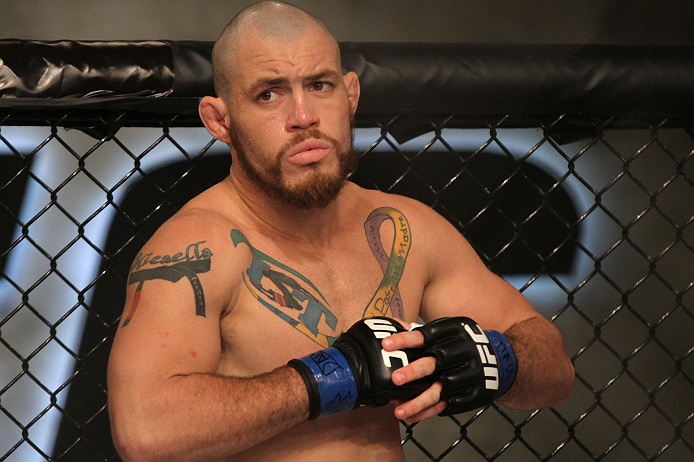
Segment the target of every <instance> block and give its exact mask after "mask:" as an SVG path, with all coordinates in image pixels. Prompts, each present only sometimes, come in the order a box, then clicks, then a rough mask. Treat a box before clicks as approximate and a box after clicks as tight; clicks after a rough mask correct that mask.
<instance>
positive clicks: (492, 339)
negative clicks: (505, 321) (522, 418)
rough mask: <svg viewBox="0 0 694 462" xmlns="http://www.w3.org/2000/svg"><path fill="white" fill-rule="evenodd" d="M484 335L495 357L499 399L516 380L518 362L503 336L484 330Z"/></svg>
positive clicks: (497, 395)
mask: <svg viewBox="0 0 694 462" xmlns="http://www.w3.org/2000/svg"><path fill="white" fill-rule="evenodd" d="M484 333H485V334H487V338H488V339H489V344H490V345H491V347H492V349H493V350H494V355H495V356H496V362H497V367H498V368H499V389H498V390H497V392H496V397H497V398H501V397H502V396H504V395H505V394H506V392H507V391H508V390H509V388H511V385H513V382H514V381H515V380H516V374H517V372H518V360H517V359H516V354H515V353H514V352H513V348H511V344H510V343H509V341H508V339H507V338H506V336H504V334H502V333H501V332H497V331H495V330H485V331H484Z"/></svg>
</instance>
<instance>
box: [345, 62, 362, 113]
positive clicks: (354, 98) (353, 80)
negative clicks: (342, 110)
mask: <svg viewBox="0 0 694 462" xmlns="http://www.w3.org/2000/svg"><path fill="white" fill-rule="evenodd" d="M342 78H343V79H344V80H345V87H347V98H348V99H349V106H350V111H351V113H352V115H354V113H355V112H356V111H357V105H358V104H359V94H360V92H361V87H360V86H359V77H358V76H357V74H356V73H355V72H348V73H347V74H345V75H343V76H342Z"/></svg>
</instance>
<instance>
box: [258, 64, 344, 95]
mask: <svg viewBox="0 0 694 462" xmlns="http://www.w3.org/2000/svg"><path fill="white" fill-rule="evenodd" d="M340 75H341V74H340V73H339V72H337V71H334V70H330V69H328V70H324V71H318V72H316V73H315V74H311V75H307V76H306V77H304V78H303V79H302V80H303V81H304V82H315V81H318V80H322V79H336V78H338V77H339V76H340ZM287 84H289V78H288V77H284V76H283V77H274V78H270V77H268V78H261V79H258V80H256V82H255V83H254V84H253V85H251V87H250V89H249V92H250V93H256V92H258V91H261V90H264V89H266V88H270V87H275V86H278V85H287Z"/></svg>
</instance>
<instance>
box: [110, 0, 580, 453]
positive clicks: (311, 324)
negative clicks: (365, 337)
mask: <svg viewBox="0 0 694 462" xmlns="http://www.w3.org/2000/svg"><path fill="white" fill-rule="evenodd" d="M213 68H214V74H215V87H216V89H217V92H218V97H217V98H213V97H205V98H203V99H202V100H201V103H200V116H201V118H202V120H203V122H204V124H205V126H206V127H207V129H208V130H209V131H210V133H212V135H213V136H215V137H216V138H217V139H219V140H221V141H223V142H225V143H227V144H229V146H230V151H231V156H232V166H231V171H230V176H229V177H228V178H227V179H226V180H225V181H223V182H221V183H219V184H217V185H215V186H213V187H212V188H210V189H209V190H207V191H205V192H204V193H202V194H201V195H199V196H198V197H196V198H194V199H193V200H191V201H190V202H189V203H188V204H187V205H186V206H185V207H183V208H182V209H181V210H180V211H179V212H178V213H177V214H176V215H175V216H174V217H173V218H172V219H170V220H169V221H168V222H166V223H165V224H164V225H163V226H162V227H161V228H160V229H159V230H158V231H157V232H156V233H155V235H154V236H153V237H152V239H151V240H150V241H149V242H148V243H147V244H146V245H145V246H144V247H143V248H142V250H141V253H140V254H139V255H138V257H137V258H136V260H135V262H134V263H133V266H132V268H131V274H130V277H129V281H128V293H127V300H126V307H125V310H124V314H123V321H122V323H121V325H120V327H119V329H118V332H117V335H116V338H115V341H114V345H113V350H112V353H111V357H110V361H109V377H108V379H109V380H108V382H109V410H110V415H111V421H112V429H113V435H114V441H115V444H116V447H117V448H118V451H119V454H120V455H121V456H122V458H123V459H124V460H126V461H130V460H138V461H149V460H166V461H175V460H185V461H195V460H235V461H253V462H259V461H265V460H273V461H287V460H299V461H321V462H324V461H326V460H330V461H332V462H340V461H350V462H354V461H357V460H358V461H379V462H382V461H402V460H404V454H403V450H402V447H401V445H400V433H399V424H398V419H407V420H409V421H412V422H414V421H420V420H424V419H427V418H430V417H432V416H435V415H436V414H439V413H441V412H442V411H445V409H446V407H447V406H448V400H445V399H441V391H442V383H441V381H440V380H436V381H435V382H433V384H430V386H428V388H426V390H425V391H424V392H422V393H421V394H419V395H418V396H417V397H415V398H413V399H410V400H406V401H405V402H400V403H398V402H393V403H390V404H387V405H385V406H381V407H367V406H361V407H358V408H356V409H354V410H346V411H345V412H341V413H339V414H336V415H333V416H329V417H325V418H320V419H317V420H309V413H310V412H312V411H311V408H312V401H311V400H312V399H313V398H311V399H310V398H309V391H308V387H309V384H308V382H305V381H304V377H303V375H302V374H301V373H300V371H299V369H298V368H297V367H290V366H287V365H286V364H287V363H288V362H289V361H290V360H292V359H294V358H301V357H306V355H309V354H311V353H313V352H315V351H317V350H322V349H325V348H327V347H329V346H330V345H333V343H334V342H335V338H336V337H338V336H340V334H341V333H343V332H344V331H346V330H347V329H349V328H350V326H352V325H353V324H355V323H356V322H358V321H359V320H360V319H362V318H364V317H367V316H371V315H385V316H387V317H390V318H398V319H400V320H401V321H403V323H404V325H406V326H409V324H410V323H414V322H416V321H417V320H418V318H419V317H421V319H423V320H424V321H425V322H428V321H431V320H435V319H438V318H442V317H450V316H467V317H469V318H472V319H474V320H475V321H476V322H477V323H478V324H479V325H480V326H481V327H482V328H483V329H487V330H495V331H498V332H500V333H503V334H504V335H505V338H506V339H508V341H509V342H510V344H511V345H512V346H513V350H514V351H515V355H516V358H517V364H518V371H517V372H518V373H517V377H516V378H515V382H514V383H513V385H512V387H511V388H510V390H508V392H507V393H506V394H505V395H504V396H503V397H502V398H500V399H499V400H498V402H499V403H501V404H503V405H505V406H509V407H512V408H526V409H533V408H540V407H546V406H552V405H556V404H558V403H560V402H562V401H563V400H564V399H566V397H567V396H568V394H569V391H570V389H571V386H572V383H573V367H572V365H571V363H570V361H569V359H568V357H567V355H566V352H565V350H564V346H563V341H562V338H561V335H560V334H559V332H558V331H557V329H556V328H555V327H554V326H553V325H552V324H551V323H550V322H549V321H547V320H546V319H544V318H543V317H542V316H541V315H539V314H538V313H537V312H536V311H535V310H534V308H533V307H532V306H531V305H530V304H529V303H528V301H526V299H525V298H524V297H523V296H522V295H521V294H519V293H518V292H517V291H516V290H515V289H513V288H512V287H511V286H509V285H508V284H507V283H506V282H504V281H503V280H502V279H500V278H499V277H497V276H495V275H493V274H492V273H490V272H489V271H488V270H487V268H486V267H485V266H484V265H483V264H482V262H481V261H480V259H479V258H478V256H477V255H476V254H475V252H474V250H473V249H472V248H471V246H470V245H469V244H468V243H467V242H466V241H465V239H464V238H463V237H462V236H461V235H460V233H459V232H457V230H456V229H455V228H453V227H452V226H451V225H450V224H449V223H448V222H447V221H446V220H445V219H443V218H442V217H440V216H439V215H437V214H436V213H435V212H434V211H432V210H431V209H430V208H428V207H426V206H424V205H422V204H421V203H418V202H416V201H414V200H411V199H408V198H404V197H399V196H394V195H388V194H384V193H382V192H378V191H370V190H364V189H361V188H359V187H358V186H356V185H354V184H353V183H350V182H348V181H346V180H345V178H346V177H347V175H348V173H349V172H350V171H351V170H352V169H353V168H354V166H355V163H356V157H355V154H354V152H353V150H352V146H351V136H352V134H351V121H352V119H353V116H354V112H355V110H356V108H357V102H358V99H359V81H358V79H357V76H356V75H355V74H354V73H353V72H350V73H348V74H346V75H342V71H341V63H340V54H339V49H338V44H337V42H336V40H335V38H334V37H333V36H332V35H331V34H330V33H329V32H328V30H327V29H326V28H325V26H324V25H323V24H322V23H321V22H320V21H318V20H317V19H316V18H314V17H312V16H310V15H308V14H307V13H305V12H303V11H302V10H299V9H298V8H296V7H293V6H291V5H287V4H280V3H275V2H263V3H260V4H257V5H254V6H252V7H250V8H248V9H246V10H244V11H243V12H242V13H241V14H239V15H238V16H237V17H236V18H235V19H234V20H232V22H231V23H230V25H229V26H228V27H227V28H226V29H225V30H224V32H223V33H222V35H221V36H220V38H219V40H218V41H217V43H216V45H215V49H214V52H213ZM461 200H464V198H461ZM365 225H366V227H365ZM384 249H385V250H384ZM423 339H424V336H423V333H422V332H421V331H418V330H413V331H405V332H401V333H397V334H394V335H390V336H388V337H386V338H385V339H384V340H382V344H381V345H382V347H383V348H384V351H385V350H387V351H389V352H395V351H397V350H398V349H401V348H405V347H411V348H415V349H416V348H419V347H422V344H423V341H424V340H423ZM379 341H380V340H379ZM435 367H436V360H435V359H434V358H433V357H431V356H425V357H423V358H421V359H419V360H416V361H413V362H411V363H410V364H409V365H407V366H405V367H402V368H400V369H398V370H397V371H396V372H394V373H393V374H392V382H393V384H392V386H393V387H398V386H400V385H403V384H405V383H410V382H412V381H414V380H415V379H420V378H426V377H429V376H431V374H432V373H433V372H434V370H435ZM314 404H315V403H314ZM312 417H315V416H312Z"/></svg>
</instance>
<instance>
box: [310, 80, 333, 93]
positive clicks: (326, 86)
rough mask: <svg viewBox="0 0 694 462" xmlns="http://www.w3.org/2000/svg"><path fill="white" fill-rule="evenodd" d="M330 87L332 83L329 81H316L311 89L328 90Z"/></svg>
mask: <svg viewBox="0 0 694 462" xmlns="http://www.w3.org/2000/svg"><path fill="white" fill-rule="evenodd" d="M330 88H332V87H331V86H330V84H329V83H328V82H314V83H313V84H312V85H311V90H313V91H328V90H329V89H330Z"/></svg>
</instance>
